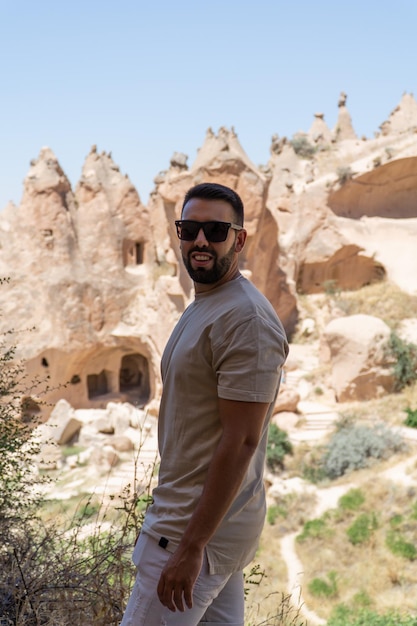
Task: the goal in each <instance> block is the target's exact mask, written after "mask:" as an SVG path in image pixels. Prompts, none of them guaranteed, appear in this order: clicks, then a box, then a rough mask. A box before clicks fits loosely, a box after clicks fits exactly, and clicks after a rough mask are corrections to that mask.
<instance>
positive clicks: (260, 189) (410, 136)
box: [0, 94, 417, 416]
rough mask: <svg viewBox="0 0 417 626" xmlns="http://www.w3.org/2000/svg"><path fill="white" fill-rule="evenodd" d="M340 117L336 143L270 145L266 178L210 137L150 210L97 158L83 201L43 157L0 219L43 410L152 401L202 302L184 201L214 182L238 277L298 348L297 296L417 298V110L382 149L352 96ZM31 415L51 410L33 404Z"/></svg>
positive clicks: (404, 113) (397, 113) (0, 249)
mask: <svg viewBox="0 0 417 626" xmlns="http://www.w3.org/2000/svg"><path fill="white" fill-rule="evenodd" d="M338 106H339V116H338V121H337V124H336V127H335V128H334V129H330V128H328V127H327V125H326V122H325V120H324V116H323V114H321V113H317V114H316V115H315V117H314V121H313V123H312V126H311V128H310V130H309V131H308V132H306V133H299V134H297V135H296V136H294V137H293V138H292V139H291V140H289V139H288V138H285V137H284V138H279V137H277V136H274V137H273V138H272V142H271V157H270V160H269V162H268V163H267V164H266V165H263V166H259V167H257V166H256V165H254V164H253V163H252V162H251V160H250V157H249V156H248V155H247V154H246V153H245V151H244V150H243V148H242V146H241V145H240V143H239V140H238V137H237V135H236V133H235V131H234V130H233V129H231V130H227V129H225V128H221V129H220V130H219V131H218V133H217V134H215V133H213V131H212V130H211V129H209V130H208V131H207V135H206V138H205V141H204V143H203V145H202V147H201V148H200V150H199V152H198V155H197V158H196V160H195V162H194V163H193V164H192V165H191V166H188V165H187V157H186V156H185V155H183V154H178V153H175V154H174V155H173V157H172V159H171V162H170V167H169V169H168V170H167V171H163V172H160V173H159V174H158V176H157V177H156V178H155V189H154V191H153V193H152V194H151V198H150V200H149V203H148V206H144V204H143V203H142V202H141V200H140V196H139V193H138V191H137V190H136V189H135V188H134V187H133V185H132V184H131V182H130V181H129V179H128V177H127V176H125V175H123V174H122V172H121V171H120V169H119V167H118V166H117V165H116V164H115V163H114V162H113V160H112V158H111V155H110V154H106V153H104V152H103V153H98V152H97V149H96V147H95V146H93V147H92V149H91V152H90V154H89V155H88V156H87V158H86V161H85V163H84V167H83V170H82V176H81V178H80V180H79V182H78V183H77V185H76V187H75V189H72V188H71V185H70V183H69V181H68V179H67V177H66V175H65V173H64V172H63V171H62V169H61V167H60V165H59V162H58V160H57V158H56V156H55V155H54V154H53V152H52V151H51V150H50V149H49V148H43V149H42V150H41V151H40V154H39V156H38V158H37V159H35V160H33V162H32V163H31V167H30V170H29V172H28V174H27V176H26V178H25V181H24V193H23V197H22V201H21V204H20V206H18V207H16V206H14V205H13V204H10V205H8V206H7V207H6V209H5V211H4V212H3V213H2V214H1V215H0V276H4V277H10V282H9V283H8V284H4V285H3V286H2V288H1V290H0V307H1V310H2V313H3V315H2V317H1V320H0V323H1V327H2V329H3V330H8V329H10V328H11V327H13V328H14V329H16V330H18V331H20V330H22V329H27V328H32V327H33V330H32V331H31V332H30V333H22V334H20V335H19V341H18V343H19V351H20V356H22V357H23V358H24V359H25V360H26V362H27V370H28V373H29V376H30V377H31V378H34V377H39V378H41V379H42V378H45V376H48V380H49V391H48V392H47V394H46V398H45V399H46V400H47V401H48V402H49V403H50V405H49V406H51V405H52V406H53V404H54V403H55V402H56V401H57V400H58V399H60V398H65V399H66V400H67V401H68V402H69V403H70V404H71V405H72V406H73V407H74V408H76V409H85V408H94V407H96V408H104V407H105V406H106V405H107V403H108V402H109V401H113V400H115V401H128V402H132V403H133V404H136V405H139V406H145V405H147V404H148V403H150V402H152V401H154V402H157V401H158V398H159V395H160V377H159V359H160V355H161V351H162V349H163V346H164V344H165V341H166V338H167V336H168V335H169V333H170V330H171V328H172V326H173V324H174V323H175V321H176V319H177V318H178V316H179V315H180V313H181V312H182V311H183V309H184V307H185V306H186V304H187V302H188V301H189V299H190V298H191V297H192V285H191V283H190V280H189V278H188V275H187V274H186V272H185V271H184V268H183V267H182V264H181V262H180V258H179V249H178V242H177V239H176V235H175V232H174V227H173V220H174V219H175V218H176V217H177V216H178V214H179V210H180V203H181V199H182V197H183V195H184V193H185V191H186V190H187V188H189V187H190V186H191V185H193V184H195V183H198V182H201V181H204V180H205V181H218V182H221V183H224V184H226V185H230V186H231V187H233V188H235V189H236V190H237V191H238V192H239V193H240V194H241V196H242V198H243V200H244V203H245V208H246V228H247V230H248V241H247V246H246V248H245V253H244V255H243V257H242V268H241V269H242V271H244V272H245V274H246V275H248V276H249V277H250V278H251V279H252V280H253V282H254V283H255V284H256V285H257V286H258V287H259V288H260V289H261V290H262V291H263V292H264V293H265V294H266V296H267V297H268V298H269V299H270V300H271V302H272V304H273V305H274V307H275V308H276V310H277V311H278V313H279V314H280V316H281V318H282V320H283V322H284V325H285V327H286V330H287V332H288V334H289V335H290V336H292V335H293V334H294V332H295V331H296V329H297V324H298V322H299V310H298V305H297V299H298V298H299V296H300V295H301V294H314V293H320V292H323V291H326V290H328V289H329V288H332V289H344V290H345V289H348V290H356V289H359V288H360V287H362V286H364V285H369V284H372V283H375V282H380V281H388V282H393V283H395V284H397V285H398V286H399V287H400V288H401V289H403V290H405V291H408V292H410V293H412V292H415V291H416V290H417V255H416V253H415V250H416V241H417V208H416V207H417V202H416V193H417V191H416V190H417V144H416V132H417V103H416V101H415V100H414V98H413V96H412V95H410V94H404V96H403V97H402V99H401V102H400V104H399V105H398V107H397V108H396V109H395V110H394V111H393V112H392V114H391V115H390V117H389V119H388V120H386V121H385V122H384V123H383V124H382V125H381V126H380V132H378V133H376V135H375V138H374V139H364V138H358V137H356V135H355V132H354V128H353V125H352V121H351V118H350V115H349V112H348V109H347V107H346V96H345V94H341V97H340V99H339V103H338ZM415 315H416V313H415V311H414V312H413V311H410V315H409V317H411V318H412V317H415ZM372 332H376V330H375V329H374V330H373V331H372ZM337 393H339V392H337ZM341 399H342V397H341ZM31 406H32V410H33V411H36V410H38V411H39V412H41V413H43V414H45V416H46V415H47V414H48V412H49V411H50V409H48V408H44V407H43V406H42V405H41V404H40V402H39V398H38V397H37V395H36V393H33V394H32V398H31Z"/></svg>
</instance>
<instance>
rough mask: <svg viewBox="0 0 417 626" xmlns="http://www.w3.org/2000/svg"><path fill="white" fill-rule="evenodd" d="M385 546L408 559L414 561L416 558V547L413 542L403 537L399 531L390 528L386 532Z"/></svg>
mask: <svg viewBox="0 0 417 626" xmlns="http://www.w3.org/2000/svg"><path fill="white" fill-rule="evenodd" d="M386 544H387V547H388V548H389V549H390V550H391V552H392V553H393V554H395V555H396V556H401V557H403V558H405V559H408V560H409V561H415V560H416V558H417V548H416V546H415V545H414V543H411V542H410V541H407V540H406V539H404V537H403V536H402V534H401V533H400V532H399V531H394V530H391V531H389V532H388V534H387V539H386Z"/></svg>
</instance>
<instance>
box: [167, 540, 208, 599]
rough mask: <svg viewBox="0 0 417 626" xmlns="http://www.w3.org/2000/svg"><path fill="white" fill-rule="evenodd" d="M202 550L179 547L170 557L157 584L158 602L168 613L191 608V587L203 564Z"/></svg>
mask: <svg viewBox="0 0 417 626" xmlns="http://www.w3.org/2000/svg"><path fill="white" fill-rule="evenodd" d="M203 556H204V550H197V549H193V550H186V549H182V548H181V546H180V547H179V548H178V549H177V550H176V552H174V554H173V555H172V556H171V558H170V559H169V561H168V562H167V564H166V565H165V567H164V569H163V570H162V573H161V577H160V579H159V583H158V597H159V600H160V602H161V603H162V604H163V605H164V606H166V607H167V608H168V609H169V610H170V611H176V610H177V609H178V610H179V611H184V610H185V606H184V602H185V604H186V606H187V607H188V608H189V609H191V608H192V606H193V587H194V583H195V581H196V580H197V577H198V575H199V573H200V570H201V566H202V564H203Z"/></svg>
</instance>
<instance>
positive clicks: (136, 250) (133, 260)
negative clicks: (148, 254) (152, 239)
mask: <svg viewBox="0 0 417 626" xmlns="http://www.w3.org/2000/svg"><path fill="white" fill-rule="evenodd" d="M144 251H145V244H144V243H143V241H132V240H131V239H125V240H124V241H123V266H124V267H132V266H135V265H142V263H143V258H144Z"/></svg>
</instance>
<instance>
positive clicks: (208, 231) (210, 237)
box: [204, 222, 229, 243]
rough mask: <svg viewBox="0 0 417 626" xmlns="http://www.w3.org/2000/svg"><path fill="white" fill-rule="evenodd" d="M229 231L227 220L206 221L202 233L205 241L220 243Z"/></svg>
mask: <svg viewBox="0 0 417 626" xmlns="http://www.w3.org/2000/svg"><path fill="white" fill-rule="evenodd" d="M228 232H229V224H227V222H208V223H207V224H206V225H205V226H204V234H205V236H206V239H207V241H212V242H213V243H220V242H221V241H225V240H226V237H227V233H228Z"/></svg>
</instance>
